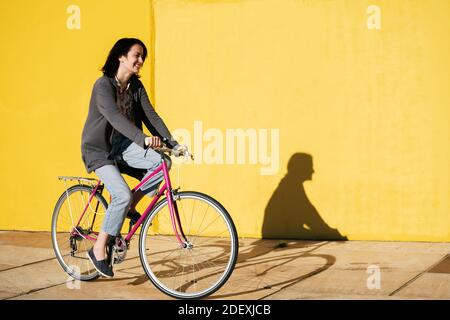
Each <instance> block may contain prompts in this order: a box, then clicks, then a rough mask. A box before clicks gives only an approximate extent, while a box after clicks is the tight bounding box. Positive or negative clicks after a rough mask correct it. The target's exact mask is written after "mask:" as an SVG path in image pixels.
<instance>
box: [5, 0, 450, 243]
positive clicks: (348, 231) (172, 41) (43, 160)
mask: <svg viewBox="0 0 450 320" xmlns="http://www.w3.org/2000/svg"><path fill="white" fill-rule="evenodd" d="M70 4H77V5H78V6H79V7H80V9H81V29H80V30H68V29H67V27H66V20H67V17H68V16H69V14H67V13H66V8H67V7H68V6H69V5H70ZM123 5H124V2H122V1H74V2H69V1H67V2H66V1H48V0H47V1H40V2H31V1H18V2H10V3H2V4H1V5H0V10H1V12H2V19H1V20H0V24H1V43H2V50H1V52H2V59H1V62H0V64H1V69H2V78H1V80H0V81H1V86H0V92H1V96H0V110H1V129H0V130H1V131H0V132H1V145H2V149H3V152H2V155H3V157H2V158H1V160H0V161H1V169H0V170H1V176H2V178H3V179H2V184H1V189H0V192H1V194H2V202H1V204H0V210H1V218H0V228H1V229H24V230H48V229H49V225H50V218H51V213H52V209H53V205H54V203H55V201H56V199H57V197H58V196H59V194H60V193H61V192H62V190H63V188H62V185H61V183H60V182H58V181H57V179H56V176H58V175H69V174H70V175H78V174H80V175H85V172H84V167H83V165H82V162H81V159H80V151H79V145H80V134H81V130H82V126H83V123H84V120H85V117H86V114H87V106H88V102H89V98H90V91H91V87H92V84H93V82H94V81H95V79H96V78H97V77H98V76H99V75H100V73H99V72H98V71H97V70H98V69H99V68H100V67H101V64H102V63H103V62H104V59H105V58H106V54H107V51H108V50H109V49H110V47H111V46H112V44H113V43H114V41H115V40H117V39H118V38H119V37H122V36H135V37H139V38H142V39H143V40H144V41H145V42H146V43H147V45H148V46H149V47H152V43H154V50H153V49H152V50H151V51H152V52H154V58H155V60H154V65H152V64H153V62H151V61H150V60H148V61H147V62H146V66H145V68H144V70H143V72H142V74H143V78H142V79H143V81H144V84H145V85H146V86H147V89H148V91H150V92H151V93H152V96H153V101H154V104H155V105H156V107H157V109H158V112H159V113H160V114H161V115H162V116H163V118H164V119H165V121H166V123H167V124H168V125H169V127H170V128H171V129H172V130H173V131H175V132H176V133H177V134H178V135H180V134H182V133H184V134H185V135H186V134H190V135H191V139H190V140H189V141H185V142H186V143H188V144H190V146H191V149H192V150H193V151H194V154H195V156H196V159H197V160H196V163H193V164H190V165H185V166H182V167H181V169H180V170H181V171H180V174H181V177H182V186H183V189H195V190H201V191H204V192H206V193H209V194H211V195H213V196H214V197H216V198H217V199H218V200H219V201H221V202H222V204H224V205H225V207H226V208H227V209H228V210H229V212H230V213H231V214H232V216H233V218H234V220H235V222H236V225H237V228H238V232H239V234H240V236H250V237H260V236H261V235H263V236H266V237H283V238H287V237H304V238H308V237H319V238H320V237H324V238H326V237H335V238H338V237H340V236H341V235H342V236H346V237H347V238H348V239H350V240H361V239H363V240H374V239H376V240H405V241H449V240H450V216H449V215H448V213H449V209H450V204H449V181H450V176H449V162H450V161H449V160H450V151H449V146H448V141H449V137H450V135H449V133H450V132H449V126H448V121H449V115H450V111H449V108H448V105H449V103H450V93H449V90H448V88H449V87H450V43H449V42H448V41H447V38H448V34H449V32H450V21H449V19H448V12H449V10H450V2H448V1H446V0H434V1H418V0H417V1H413V0H410V1H406V0H403V1H400V0H399V1H381V0H376V1H363V0H361V1H356V0H347V1H345V0H317V1H312V0H311V1H309V0H283V1H280V0H259V1H256V0H246V1H244V0H243V1H237V0H236V1H231V0H229V1H227V0H223V1H195V0H192V1H187V0H185V1H182V0H176V1H175V0H173V1H171V0H166V1H153V2H151V1H136V2H135V3H133V5H126V6H128V8H129V9H127V10H130V11H132V12H133V14H132V15H124V14H123V13H124V10H125V9H123ZM370 5H376V6H378V8H379V9H380V10H381V11H380V12H379V13H380V20H377V19H376V18H377V16H376V11H373V10H376V8H375V9H373V8H372V7H369V6H370ZM153 18H154V20H153ZM378 21H379V22H380V24H379V25H377V22H378ZM371 26H379V27H380V28H379V29H377V28H374V29H373V28H369V27H371ZM151 58H153V57H150V59H151ZM152 79H154V81H151V80H152ZM200 126H202V134H199V132H200V129H199V127H200ZM180 128H184V129H186V130H184V131H183V130H175V129H180ZM238 128H241V129H244V130H249V131H247V132H256V133H258V134H259V133H264V134H268V133H270V132H274V134H275V138H276V133H277V132H278V133H279V143H278V144H277V143H274V144H273V145H272V144H270V143H269V145H271V146H272V147H273V148H272V149H269V150H270V151H271V154H272V156H273V158H276V157H275V155H276V151H277V150H278V151H279V161H276V165H278V166H279V169H278V170H272V171H273V172H270V170H269V174H263V173H264V170H262V169H263V168H264V167H265V165H264V164H263V163H262V160H263V159H262V158H261V155H260V154H258V152H260V147H261V146H260V145H259V144H257V145H256V147H255V144H253V145H250V144H248V145H247V148H246V151H247V152H248V154H247V155H246V156H245V157H244V158H243V163H238V160H237V157H235V158H232V157H231V156H229V155H228V156H229V158H230V159H229V163H227V152H226V138H227V135H226V133H227V130H236V129H238ZM263 129H265V131H264V130H263ZM260 130H262V131H260ZM277 130H278V131H277ZM261 137H262V136H257V137H256V139H258V140H257V141H258V143H260V141H261V140H260V138H261ZM221 139H223V141H221ZM275 141H276V140H275ZM222 142H223V143H222ZM269 142H270V136H269ZM200 144H202V146H201V147H200ZM221 146H223V147H221ZM252 148H256V149H252ZM255 150H256V151H255ZM235 152H236V153H238V150H235ZM255 152H256V153H255ZM222 153H223V155H222ZM269 154H270V152H269ZM253 156H255V157H256V161H254V162H256V163H252V159H251V157H253ZM310 157H312V166H313V169H314V174H313V175H312V180H311V181H309V180H307V177H306V176H307V175H308V172H307V171H308V170H310V169H311V168H310V167H311V164H310V162H309V161H310ZM214 159H215V161H216V163H213V162H214ZM253 160H255V159H253ZM221 161H222V162H223V163H222V164H220V162H221ZM217 162H219V163H217ZM288 163H290V164H291V166H290V173H289V174H288V175H287V177H286V173H287V166H288ZM275 169H276V168H275ZM173 172H174V176H176V174H177V171H176V168H174V170H173ZM266 173H267V172H266ZM302 176H303V178H302ZM21 177H22V178H26V180H25V182H24V183H23V186H22V187H20V188H17V189H13V187H14V184H15V183H18V182H19V178H21ZM305 180H306V181H305ZM130 181H131V180H130ZM177 182H178V179H177ZM303 224H305V225H307V226H306V227H304V228H302V225H303ZM308 229H309V230H308Z"/></svg>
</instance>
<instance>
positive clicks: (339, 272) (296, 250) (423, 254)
mask: <svg viewBox="0 0 450 320" xmlns="http://www.w3.org/2000/svg"><path fill="white" fill-rule="evenodd" d="M0 252H1V254H0V299H25V300H31V299H58V300H59V299H64V300H65V299H67V300H77V299H151V300H171V299H172V298H170V297H168V296H166V295H164V294H163V293H161V292H160V291H159V290H157V289H156V288H155V287H154V286H153V285H152V284H151V283H150V281H149V280H148V278H147V276H146V275H145V273H144V271H143V269H142V267H141V264H140V259H139V257H138V249H137V239H134V240H132V242H131V248H130V251H129V252H128V255H127V260H126V261H125V262H123V263H121V264H119V265H116V266H115V269H114V272H115V277H114V278H112V279H105V278H99V279H97V280H95V281H91V282H81V283H80V285H79V286H78V285H77V284H76V283H74V282H72V281H68V277H67V275H66V274H65V273H64V272H63V270H62V268H61V267H60V265H59V264H58V262H57V260H56V258H55V256H54V253H53V249H52V244H51V238H50V233H48V232H21V231H20V232H19V231H0ZM449 253H450V243H428V242H377V241H300V240H258V239H240V249H239V260H238V263H237V265H236V268H235V270H234V272H233V274H232V276H231V277H230V279H229V280H228V282H227V283H226V284H225V285H224V286H223V287H222V288H221V289H220V290H219V291H217V292H216V293H215V294H213V295H212V296H211V297H209V299H224V300H226V299H233V300H259V299H267V300H284V299H288V300H299V299H369V300H372V299H444V300H449V299H450V254H449Z"/></svg>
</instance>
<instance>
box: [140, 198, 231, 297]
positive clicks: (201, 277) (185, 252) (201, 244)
mask: <svg viewBox="0 0 450 320" xmlns="http://www.w3.org/2000/svg"><path fill="white" fill-rule="evenodd" d="M175 199H176V204H177V207H178V211H179V214H180V220H181V223H182V225H183V231H184V233H185V235H186V237H187V239H188V241H189V245H188V247H182V246H181V245H180V244H179V243H178V242H177V240H176V238H175V236H174V232H173V230H172V226H171V222H170V218H169V215H170V211H169V209H168V201H167V198H166V199H164V200H162V201H160V202H159V203H158V204H157V205H156V206H155V208H154V209H153V210H152V211H151V212H150V214H149V215H148V217H147V218H146V220H145V221H144V223H143V225H142V229H141V233H140V237H139V255H140V258H141V263H142V266H143V268H144V271H145V273H146V274H147V276H148V277H149V279H150V281H151V282H152V283H153V284H154V285H155V286H156V287H157V288H158V289H159V290H160V291H162V292H163V293H165V294H167V295H169V296H171V297H174V298H178V299H200V298H203V297H206V296H208V295H211V294H212V293H214V292H215V291H217V290H218V289H219V288H220V287H222V286H223V285H224V284H225V282H226V281H227V280H228V278H229V277H230V276H231V274H232V272H233V270H234V267H235V264H236V261H237V257H238V246H239V242H238V235H237V232H236V227H235V226H234V223H233V220H232V219H231V217H230V215H229V213H228V212H227V211H226V209H225V208H224V207H223V206H222V205H221V204H220V203H219V202H218V201H216V200H215V199H213V198H212V197H210V196H208V195H205V194H203V193H200V192H194V191H186V192H179V193H177V194H176V197H175ZM191 203H192V204H191ZM196 204H197V205H196ZM202 206H204V207H205V208H206V211H205V212H204V213H203V214H202V211H204V209H202ZM210 208H212V209H211V211H209V212H208V210H210ZM189 211H190V212H189ZM150 227H151V228H150ZM208 227H211V229H210V230H208V231H206V228H208ZM173 254H175V255H176V256H173ZM169 258H170V259H169ZM172 282H174V284H173V285H171V283H172Z"/></svg>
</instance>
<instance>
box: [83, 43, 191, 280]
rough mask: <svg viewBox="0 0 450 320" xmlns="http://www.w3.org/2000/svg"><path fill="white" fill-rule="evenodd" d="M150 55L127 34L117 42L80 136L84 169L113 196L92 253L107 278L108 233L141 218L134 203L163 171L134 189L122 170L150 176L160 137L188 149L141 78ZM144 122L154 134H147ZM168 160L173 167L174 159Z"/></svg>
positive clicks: (156, 182)
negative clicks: (156, 106)
mask: <svg viewBox="0 0 450 320" xmlns="http://www.w3.org/2000/svg"><path fill="white" fill-rule="evenodd" d="M146 56H147V48H146V47H145V45H144V43H143V42H142V41H140V40H139V39H135V38H123V39H120V40H119V41H117V42H116V43H115V45H114V46H113V48H112V49H111V51H110V52H109V55H108V58H107V59H106V62H105V64H104V66H103V68H102V71H103V76H102V77H100V78H99V79H98V80H97V81H96V82H95V84H94V87H93V90H92V96H91V100H90V104H89V113H88V116H87V120H86V123H85V125H84V129H83V134H82V143H81V152H82V158H83V162H84V164H85V166H86V169H87V171H88V173H91V172H93V171H94V172H95V173H96V174H97V176H98V177H99V178H100V179H101V180H102V181H103V183H104V185H105V187H106V189H107V190H108V192H109V193H110V195H111V203H110V205H109V207H108V209H107V211H106V215H105V218H104V221H103V224H102V228H101V231H100V233H99V235H98V238H97V241H96V242H95V244H94V246H93V248H92V249H91V250H89V252H88V257H89V259H90V260H91V262H92V263H93V265H94V266H95V268H96V269H97V271H98V272H99V273H101V274H102V275H103V276H105V277H112V276H113V275H114V273H113V271H112V265H109V264H108V263H107V260H106V246H107V242H108V239H109V237H110V236H117V235H118V234H119V232H120V230H121V228H122V225H123V222H124V220H125V218H126V217H129V218H130V219H132V221H134V222H135V221H136V220H137V219H138V218H139V214H138V213H137V212H136V209H135V208H136V204H137V203H138V202H139V200H140V199H141V198H142V197H143V195H145V194H146V195H148V196H150V197H152V196H153V195H154V194H155V193H156V191H157V190H158V186H159V183H160V182H161V181H162V179H163V174H162V172H161V173H159V174H157V175H155V176H154V177H153V178H151V179H150V180H149V181H148V182H147V183H146V184H145V185H143V186H142V188H141V189H140V190H138V191H136V192H134V193H131V191H130V188H129V187H128V185H127V184H126V182H125V180H124V178H123V177H122V176H121V172H122V173H127V174H129V175H131V176H133V177H135V178H137V179H139V180H142V179H143V178H144V177H145V176H146V175H149V174H151V173H152V172H153V171H154V170H155V169H156V168H157V167H158V165H159V164H160V163H161V160H162V159H161V155H160V154H159V153H157V152H156V151H154V150H152V148H156V147H161V146H162V142H161V140H163V141H165V142H166V144H167V146H168V147H170V148H173V149H175V150H177V151H178V152H180V153H183V152H185V151H187V149H186V146H182V145H180V144H178V142H177V141H175V140H174V139H173V138H172V136H171V134H170V132H169V130H168V129H167V126H166V125H165V124H164V121H163V120H162V119H161V118H160V117H159V115H158V114H157V113H156V111H155V110H154V108H153V106H152V104H151V103H150V100H149V98H148V95H147V93H146V90H145V88H144V86H143V84H142V82H141V81H140V80H139V71H140V69H141V67H142V65H143V64H144V61H145V58H146ZM142 122H144V124H145V126H146V127H147V129H148V130H149V131H150V132H151V133H152V135H153V136H152V137H149V136H146V135H145V134H144V133H143V131H142ZM165 160H166V162H167V164H168V167H170V164H171V163H170V158H168V157H167V158H165Z"/></svg>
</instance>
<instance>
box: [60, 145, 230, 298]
mask: <svg viewBox="0 0 450 320" xmlns="http://www.w3.org/2000/svg"><path fill="white" fill-rule="evenodd" d="M157 151H158V152H160V154H161V157H162V158H163V155H164V153H166V154H168V155H172V150H170V149H167V148H160V149H157ZM161 171H162V172H163V174H164V180H163V182H162V183H161V184H162V186H161V187H160V189H159V191H158V193H157V194H156V195H155V197H154V198H153V199H152V201H151V202H150V204H149V206H148V207H147V208H146V210H145V211H144V212H143V214H142V216H141V218H140V219H139V220H138V221H137V222H136V223H135V224H134V225H133V224H132V223H131V222H130V228H129V232H128V234H127V235H126V236H125V237H123V236H121V235H119V236H117V237H112V238H111V241H110V243H109V245H108V250H107V252H108V259H109V262H110V263H112V264H118V263H121V262H123V261H124V260H125V257H126V253H127V250H128V249H129V246H130V241H131V238H132V237H133V235H135V234H136V233H137V231H138V229H139V227H141V229H140V232H138V233H139V256H140V260H141V264H142V267H143V268H144V271H145V273H146V274H147V276H148V278H149V279H150V281H151V282H152V283H153V284H154V285H155V286H156V287H157V288H158V289H159V290H161V291H162V292H164V293H165V294H167V295H169V296H172V297H175V298H179V299H198V298H202V297H205V296H208V295H210V294H212V293H214V292H215V291H217V290H218V289H219V288H220V287H221V286H223V284H224V283H225V282H226V281H227V280H228V278H229V277H230V275H231V273H232V272H233V270H234V267H235V264H236V260H237V256H238V235H237V232H236V228H235V226H234V223H233V220H232V219H231V217H230V215H229V213H228V212H227V211H226V209H225V208H224V207H223V206H222V205H221V204H220V203H219V202H218V201H217V200H215V199H213V198H212V197H210V196H208V195H206V194H203V193H200V192H194V191H183V192H179V191H178V189H172V185H171V182H170V176H169V172H168V168H167V164H166V162H165V161H161V165H160V166H159V167H158V168H157V169H156V170H155V171H154V172H153V173H152V174H151V175H150V176H148V177H147V178H145V179H144V180H142V181H141V182H140V183H139V184H138V185H137V186H136V187H134V188H133V189H132V192H135V191H136V190H138V189H139V188H140V187H141V186H142V185H143V184H144V183H145V182H146V181H147V180H148V179H150V178H151V177H153V176H154V175H155V174H157V173H159V172H161ZM58 178H59V179H60V180H63V181H64V182H65V183H66V190H65V191H64V193H63V194H62V195H61V196H60V197H59V199H58V201H57V203H56V206H55V209H54V211H53V218H52V243H53V249H54V251H55V254H56V257H57V259H58V261H59V263H60V265H61V266H62V268H63V269H64V271H65V272H66V273H68V274H69V275H70V276H71V277H73V278H75V279H78V280H84V281H89V280H94V279H97V278H98V277H99V276H100V274H99V273H98V272H97V270H96V269H95V268H94V266H93V265H92V264H91V262H90V261H89V259H88V258H87V256H86V253H87V251H88V250H89V249H90V248H91V247H92V245H93V243H94V242H95V241H96V237H97V235H98V233H99V231H100V227H101V225H102V222H103V217H104V215H105V213H106V209H107V207H108V202H107V201H106V200H105V198H104V197H103V196H102V192H103V189H104V185H103V184H102V182H101V181H100V180H97V179H90V178H83V177H67V176H64V177H58ZM68 181H78V184H75V185H73V186H71V187H67V182H68Z"/></svg>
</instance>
